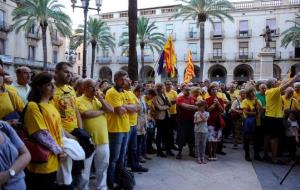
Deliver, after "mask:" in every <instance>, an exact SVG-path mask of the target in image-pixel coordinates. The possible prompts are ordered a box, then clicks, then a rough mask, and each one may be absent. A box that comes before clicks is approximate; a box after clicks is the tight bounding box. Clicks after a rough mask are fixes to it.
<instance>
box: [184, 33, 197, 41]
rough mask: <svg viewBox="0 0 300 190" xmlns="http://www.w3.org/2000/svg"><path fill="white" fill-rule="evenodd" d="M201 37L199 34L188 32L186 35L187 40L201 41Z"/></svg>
mask: <svg viewBox="0 0 300 190" xmlns="http://www.w3.org/2000/svg"><path fill="white" fill-rule="evenodd" d="M199 39H200V35H199V32H191V31H190V32H187V33H186V40H199Z"/></svg>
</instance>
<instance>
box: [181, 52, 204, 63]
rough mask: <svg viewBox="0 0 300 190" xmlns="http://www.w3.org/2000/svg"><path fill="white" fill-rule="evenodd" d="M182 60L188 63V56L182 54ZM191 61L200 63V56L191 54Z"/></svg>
mask: <svg viewBox="0 0 300 190" xmlns="http://www.w3.org/2000/svg"><path fill="white" fill-rule="evenodd" d="M184 60H185V61H188V54H184ZM192 60H193V62H199V61H200V54H199V53H192Z"/></svg>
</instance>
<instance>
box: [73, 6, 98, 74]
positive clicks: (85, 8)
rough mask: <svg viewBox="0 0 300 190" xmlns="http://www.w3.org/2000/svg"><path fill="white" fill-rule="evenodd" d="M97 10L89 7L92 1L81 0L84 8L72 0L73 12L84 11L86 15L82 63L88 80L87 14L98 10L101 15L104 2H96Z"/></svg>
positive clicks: (83, 72) (83, 71)
mask: <svg viewBox="0 0 300 190" xmlns="http://www.w3.org/2000/svg"><path fill="white" fill-rule="evenodd" d="M95 1H96V7H97V8H91V7H89V3H90V0H81V4H82V6H77V5H76V3H77V0H71V2H72V8H73V11H74V9H75V8H81V9H83V13H84V29H83V30H84V31H83V61H82V77H83V78H86V33H87V13H88V10H96V11H97V12H98V14H99V12H100V8H101V6H102V0H95Z"/></svg>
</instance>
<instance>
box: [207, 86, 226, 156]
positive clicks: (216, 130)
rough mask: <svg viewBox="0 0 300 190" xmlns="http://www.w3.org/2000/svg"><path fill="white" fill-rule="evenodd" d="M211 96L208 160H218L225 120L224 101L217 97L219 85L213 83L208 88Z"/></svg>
mask: <svg viewBox="0 0 300 190" xmlns="http://www.w3.org/2000/svg"><path fill="white" fill-rule="evenodd" d="M208 93H209V95H210V97H209V98H207V99H206V102H207V107H208V109H207V111H209V114H210V115H209V118H208V121H207V125H208V160H210V161H212V160H217V156H216V152H217V146H218V142H220V141H221V137H222V127H224V126H223V125H224V120H223V117H222V113H223V112H224V102H223V100H222V99H221V98H218V97H217V93H218V86H217V85H215V84H211V85H210V86H209V88H208Z"/></svg>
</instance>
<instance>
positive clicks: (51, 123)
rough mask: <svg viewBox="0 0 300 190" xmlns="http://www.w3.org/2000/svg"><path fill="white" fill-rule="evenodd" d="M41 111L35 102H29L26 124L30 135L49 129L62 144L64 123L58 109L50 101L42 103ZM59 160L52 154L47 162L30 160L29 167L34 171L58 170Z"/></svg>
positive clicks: (57, 141) (43, 172)
mask: <svg viewBox="0 0 300 190" xmlns="http://www.w3.org/2000/svg"><path fill="white" fill-rule="evenodd" d="M39 105H40V108H41V111H42V113H41V111H40V109H39V107H38V105H37V104H36V103H34V102H29V103H28V105H27V108H26V112H25V116H24V125H25V128H26V129H27V132H28V134H29V135H32V134H34V133H35V132H38V131H40V130H47V131H48V132H49V133H50V135H51V136H52V137H53V139H54V140H55V141H56V143H57V144H58V145H60V146H61V145H62V130H63V129H62V123H61V119H60V115H59V113H58V111H57V109H56V108H55V107H54V106H53V104H50V103H40V104H39ZM58 168H59V160H58V158H57V156H56V155H54V154H51V156H50V158H49V160H48V162H46V163H32V162H30V163H29V165H28V166H27V169H28V170H29V171H31V172H33V173H41V174H47V173H52V172H55V171H57V170H58Z"/></svg>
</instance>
